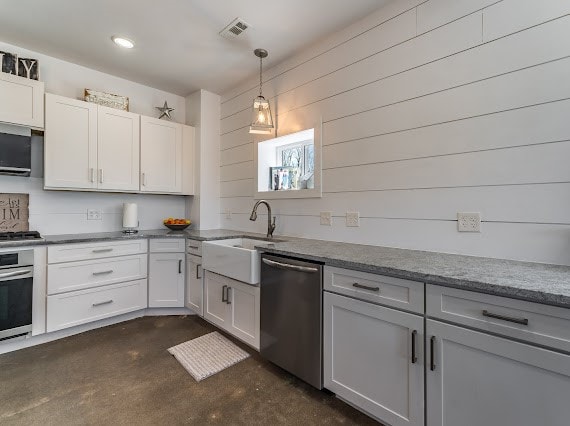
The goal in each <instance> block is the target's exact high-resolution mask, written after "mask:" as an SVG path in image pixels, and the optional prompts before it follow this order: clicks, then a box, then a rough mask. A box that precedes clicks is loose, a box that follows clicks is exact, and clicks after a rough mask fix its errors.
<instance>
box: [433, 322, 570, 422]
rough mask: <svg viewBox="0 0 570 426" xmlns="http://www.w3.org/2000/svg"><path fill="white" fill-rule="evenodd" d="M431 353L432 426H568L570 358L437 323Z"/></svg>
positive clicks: (569, 413)
mask: <svg viewBox="0 0 570 426" xmlns="http://www.w3.org/2000/svg"><path fill="white" fill-rule="evenodd" d="M431 352H433V359H432V357H431V355H430V353H431ZM426 353H427V356H426V369H427V370H426V371H427V374H426V381H427V387H426V392H427V424H428V426H455V425H462V426H480V425H501V426H536V425H549V426H565V425H567V424H568V419H569V418H570V404H569V403H568V401H569V399H568V395H570V356H569V355H563V354H560V353H556V352H553V351H549V350H547V349H542V348H537V347H534V346H530V345H527V344H524V343H518V342H514V341H511V340H508V339H504V338H501V337H495V336H491V335H488V334H485V333H480V332H476V331H471V330H468V329H465V328H463V327H456V326H452V325H448V324H444V323H440V322H438V321H433V320H428V321H427V323H426Z"/></svg>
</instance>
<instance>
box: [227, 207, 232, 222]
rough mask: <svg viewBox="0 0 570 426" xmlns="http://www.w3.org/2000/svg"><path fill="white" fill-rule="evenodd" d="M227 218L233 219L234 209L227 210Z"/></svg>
mask: <svg viewBox="0 0 570 426" xmlns="http://www.w3.org/2000/svg"><path fill="white" fill-rule="evenodd" d="M226 219H229V220H231V219H232V211H231V210H229V209H228V210H226Z"/></svg>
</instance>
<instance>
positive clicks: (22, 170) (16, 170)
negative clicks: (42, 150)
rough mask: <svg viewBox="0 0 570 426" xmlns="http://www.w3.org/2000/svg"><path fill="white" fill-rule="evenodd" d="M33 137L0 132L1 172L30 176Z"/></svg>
mask: <svg viewBox="0 0 570 426" xmlns="http://www.w3.org/2000/svg"><path fill="white" fill-rule="evenodd" d="M31 171H32V137H31V136H21V135H13V134H10V133H0V174H3V175H12V176H30V173H31Z"/></svg>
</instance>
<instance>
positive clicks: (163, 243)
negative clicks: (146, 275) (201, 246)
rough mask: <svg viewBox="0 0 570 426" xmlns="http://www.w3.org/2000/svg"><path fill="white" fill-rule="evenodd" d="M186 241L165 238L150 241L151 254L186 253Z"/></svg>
mask: <svg viewBox="0 0 570 426" xmlns="http://www.w3.org/2000/svg"><path fill="white" fill-rule="evenodd" d="M185 246H186V240H185V239H184V238H165V239H159V240H150V252H151V253H184V250H185V248H186V247H185Z"/></svg>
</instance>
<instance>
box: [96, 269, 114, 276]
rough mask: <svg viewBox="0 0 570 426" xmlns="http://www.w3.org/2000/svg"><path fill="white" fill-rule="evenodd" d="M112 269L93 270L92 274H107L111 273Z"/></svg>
mask: <svg viewBox="0 0 570 426" xmlns="http://www.w3.org/2000/svg"><path fill="white" fill-rule="evenodd" d="M112 273H113V270H112V269H109V270H108V271H99V272H93V275H107V274H112Z"/></svg>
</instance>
